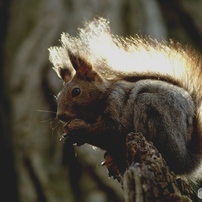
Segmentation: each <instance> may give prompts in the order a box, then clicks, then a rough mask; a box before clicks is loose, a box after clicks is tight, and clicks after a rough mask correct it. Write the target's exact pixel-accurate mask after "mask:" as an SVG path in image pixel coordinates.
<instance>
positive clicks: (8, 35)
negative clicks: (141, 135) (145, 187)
mask: <svg viewBox="0 0 202 202" xmlns="http://www.w3.org/2000/svg"><path fill="white" fill-rule="evenodd" d="M96 16H102V17H106V18H107V19H109V20H110V23H111V27H112V30H113V33H115V34H119V35H124V36H128V35H132V36H133V35H135V34H141V35H148V34H149V35H150V36H152V37H155V38H157V39H158V40H162V39H169V38H172V39H175V40H176V41H179V42H180V43H182V44H186V45H188V46H190V47H193V48H195V49H196V50H197V51H198V52H199V53H201V51H202V1H201V0H57V1H55V0H35V1H29V0H1V1H0V86H1V88H0V96H1V100H0V185H1V188H0V201H9V202H36V201H38V202H56V201H57V202H58V201H59V202H63V201H69V202H74V201H76V202H79V201H80V202H95V201H96V202H115V201H116V202H121V201H123V192H122V190H121V188H120V185H119V183H117V182H116V181H115V180H113V179H109V178H108V177H107V170H106V168H104V167H102V166H101V162H102V161H103V160H104V159H103V151H100V150H99V149H94V148H92V147H91V146H88V145H85V146H82V147H79V148H78V147H76V146H65V145H64V144H63V143H62V141H60V135H61V134H62V131H61V127H60V125H59V124H58V122H57V121H55V119H54V118H55V112H56V103H55V98H54V95H56V94H57V93H58V92H59V91H60V89H61V88H62V81H61V80H60V79H59V78H58V77H57V76H56V74H55V72H54V71H53V70H52V68H51V67H52V66H51V64H50V62H49V60H48V50H47V49H48V48H49V47H50V46H53V45H59V38H60V34H61V33H62V32H69V33H70V34H73V35H75V33H76V29H77V27H78V26H80V25H81V24H82V22H83V21H84V20H90V19H92V18H94V17H96Z"/></svg>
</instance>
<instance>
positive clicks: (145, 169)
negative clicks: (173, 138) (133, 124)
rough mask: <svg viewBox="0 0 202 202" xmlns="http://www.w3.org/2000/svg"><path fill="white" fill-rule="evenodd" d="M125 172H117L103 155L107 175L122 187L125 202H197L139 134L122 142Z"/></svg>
mask: <svg viewBox="0 0 202 202" xmlns="http://www.w3.org/2000/svg"><path fill="white" fill-rule="evenodd" d="M126 150H127V151H126V171H125V172H124V173H121V172H119V168H118V167H117V166H116V165H117V164H116V163H117V162H113V158H112V157H111V156H110V155H109V154H107V156H106V157H105V160H106V162H105V165H106V166H107V168H108V170H109V174H110V175H113V177H114V178H117V179H118V181H119V182H120V183H121V184H122V185H123V190H124V195H125V200H126V202H135V201H137V202H147V201H153V202H166V201H167V202H169V201H170V202H171V201H172V202H179V201H183V202H191V201H197V196H196V193H195V192H194V189H193V188H192V187H191V186H190V185H189V184H188V183H186V182H185V181H184V180H182V179H181V178H179V177H177V176H176V175H175V173H174V172H172V171H170V170H169V167H168V166H167V164H166V162H165V160H164V159H163V157H162V156H161V154H160V153H159V152H158V150H157V149H156V148H155V147H154V145H153V144H152V142H150V141H147V140H146V139H145V137H144V136H143V135H142V134H141V133H129V134H128V136H127V139H126Z"/></svg>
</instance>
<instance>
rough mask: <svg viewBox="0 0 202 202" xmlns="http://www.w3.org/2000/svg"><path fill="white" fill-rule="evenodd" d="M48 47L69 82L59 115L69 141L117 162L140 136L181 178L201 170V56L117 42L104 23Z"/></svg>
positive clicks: (144, 42)
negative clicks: (129, 142) (128, 139)
mask: <svg viewBox="0 0 202 202" xmlns="http://www.w3.org/2000/svg"><path fill="white" fill-rule="evenodd" d="M61 44H62V45H61V46H60V47H50V48H49V58H50V61H51V63H52V64H53V66H54V67H53V68H54V70H55V71H56V72H57V74H58V76H59V77H60V78H62V80H63V81H64V88H63V89H62V91H61V92H60V93H59V94H58V96H57V118H58V119H59V120H61V121H62V122H63V123H64V129H65V136H66V137H67V139H68V140H69V141H71V142H72V143H77V144H78V145H82V144H84V143H88V144H91V145H94V146H97V147H99V148H101V149H104V150H106V151H109V152H110V153H112V154H116V155H117V153H118V157H117V159H118V158H122V157H124V146H123V145H124V143H123V142H125V139H126V135H127V134H128V133H130V132H141V133H142V134H143V135H144V136H145V137H146V138H147V139H148V140H150V141H152V142H153V144H154V145H155V147H156V148H157V149H158V150H159V152H161V154H162V156H163V157H164V159H165V160H166V162H167V164H168V166H169V167H170V169H171V170H172V171H174V172H175V173H176V174H179V175H185V176H189V175H191V174H193V173H194V174H195V175H196V176H197V177H196V178H197V179H198V178H200V177H201V176H200V175H199V174H198V175H197V173H199V171H200V170H201V169H200V168H201V167H200V166H201V162H202V69H201V64H202V61H201V58H200V56H199V55H198V54H197V53H195V52H193V51H192V50H190V49H189V48H187V47H182V45H180V44H179V43H175V42H174V41H172V40H170V41H168V42H166V41H162V42H158V41H157V40H155V39H152V38H151V37H147V38H145V37H144V38H142V37H140V36H135V37H128V38H127V37H126V38H124V37H120V36H116V35H113V34H112V33H111V31H110V26H109V22H108V21H107V20H106V19H104V18H98V19H94V20H92V21H90V22H87V23H85V24H84V26H83V27H82V28H79V29H78V35H77V36H76V37H73V36H70V35H69V34H67V33H63V34H62V35H61Z"/></svg>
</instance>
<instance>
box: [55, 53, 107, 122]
mask: <svg viewBox="0 0 202 202" xmlns="http://www.w3.org/2000/svg"><path fill="white" fill-rule="evenodd" d="M68 55H69V59H70V62H71V64H72V66H73V68H74V70H75V74H74V75H72V71H69V70H68V69H63V71H61V75H60V76H61V78H62V79H63V80H64V83H65V85H64V88H63V90H62V91H61V92H60V93H59V94H58V96H57V106H58V108H57V117H58V119H60V120H61V121H63V122H68V121H71V120H72V119H75V118H79V119H82V120H85V121H87V122H94V121H95V120H96V119H97V118H98V116H99V115H100V113H101V111H102V109H103V108H104V105H105V100H104V98H105V94H106V91H107V81H106V80H104V78H102V77H101V76H100V75H99V73H97V72H96V71H95V70H94V69H93V66H92V64H91V63H90V62H88V61H86V60H85V59H84V58H82V57H80V56H77V55H74V54H73V53H72V52H71V51H68Z"/></svg>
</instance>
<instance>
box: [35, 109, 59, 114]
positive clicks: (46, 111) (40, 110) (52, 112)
mask: <svg viewBox="0 0 202 202" xmlns="http://www.w3.org/2000/svg"><path fill="white" fill-rule="evenodd" d="M36 111H38V112H44V113H51V114H56V112H54V111H48V110H42V109H39V110H36Z"/></svg>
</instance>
